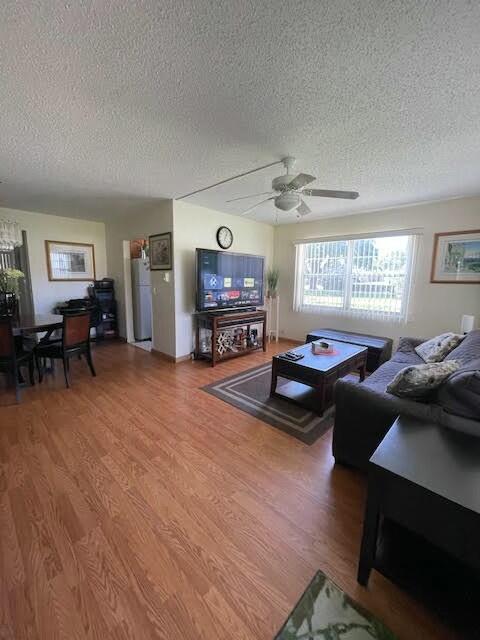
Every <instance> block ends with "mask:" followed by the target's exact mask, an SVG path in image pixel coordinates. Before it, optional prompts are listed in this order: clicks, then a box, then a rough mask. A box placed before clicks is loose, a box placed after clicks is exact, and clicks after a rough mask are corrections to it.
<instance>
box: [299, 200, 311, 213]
mask: <svg viewBox="0 0 480 640" xmlns="http://www.w3.org/2000/svg"><path fill="white" fill-rule="evenodd" d="M297 213H298V215H299V216H306V215H308V214H309V213H312V210H311V209H310V207H309V206H308V204H306V202H304V201H303V200H302V201H301V202H300V204H299V205H298V207H297Z"/></svg>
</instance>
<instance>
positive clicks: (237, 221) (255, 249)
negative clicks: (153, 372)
mask: <svg viewBox="0 0 480 640" xmlns="http://www.w3.org/2000/svg"><path fill="white" fill-rule="evenodd" d="M220 226H227V227H229V228H230V229H231V230H232V232H233V245H232V247H231V251H235V252H239V253H251V254H254V255H262V256H265V257H266V265H267V266H268V265H269V264H271V263H272V259H273V235H274V229H273V227H271V226H269V225H266V224H262V223H260V222H254V221H253V220H247V219H245V218H241V217H239V216H233V215H229V214H227V213H221V212H220V211H215V210H213V209H206V208H205V207H199V206H197V205H193V204H189V203H188V202H184V201H183V200H182V201H178V202H177V201H174V202H173V228H174V259H175V264H174V269H175V318H176V356H177V358H178V357H183V356H185V355H187V354H189V353H190V352H191V351H192V348H193V325H192V313H193V312H194V311H195V249H196V248H197V247H198V248H202V249H219V246H218V244H217V240H216V233H217V229H218V227H220Z"/></svg>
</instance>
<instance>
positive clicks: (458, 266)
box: [430, 229, 480, 284]
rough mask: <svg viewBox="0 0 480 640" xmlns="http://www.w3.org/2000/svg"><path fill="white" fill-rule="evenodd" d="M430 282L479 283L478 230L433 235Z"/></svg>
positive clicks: (479, 246) (479, 251)
mask: <svg viewBox="0 0 480 640" xmlns="http://www.w3.org/2000/svg"><path fill="white" fill-rule="evenodd" d="M430 282H443V283H447V282H451V283H457V284H479V283H480V229H476V230H472V231H453V232H452V231H450V232H447V233H436V234H435V243H434V246H433V260H432V273H431V277H430Z"/></svg>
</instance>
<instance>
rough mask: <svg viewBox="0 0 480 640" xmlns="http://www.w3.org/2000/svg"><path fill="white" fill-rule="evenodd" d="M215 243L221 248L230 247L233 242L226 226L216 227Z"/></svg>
mask: <svg viewBox="0 0 480 640" xmlns="http://www.w3.org/2000/svg"><path fill="white" fill-rule="evenodd" d="M217 243H218V246H219V247H221V248H222V249H230V247H231V246H232V244H233V233H232V232H231V230H230V229H229V228H228V227H218V229H217Z"/></svg>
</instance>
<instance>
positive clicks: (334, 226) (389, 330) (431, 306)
mask: <svg viewBox="0 0 480 640" xmlns="http://www.w3.org/2000/svg"><path fill="white" fill-rule="evenodd" d="M408 228H422V229H423V239H422V240H421V242H420V247H419V254H418V259H417V269H416V273H415V281H414V290H413V300H412V317H411V319H410V320H409V321H408V322H405V323H401V324H394V323H389V322H379V321H371V320H361V319H358V318H346V317H338V316H337V317H336V316H334V315H331V314H317V313H315V314H311V313H303V312H302V313H301V312H294V311H293V288H294V267H295V247H294V245H293V242H294V240H298V239H302V238H309V237H310V238H312V237H326V236H329V235H330V236H334V235H341V234H355V233H368V232H374V231H386V230H397V229H408ZM464 229H480V198H461V199H456V200H449V201H443V202H437V203H431V204H424V205H417V206H412V207H401V208H397V209H390V210H384V211H378V212H372V213H365V214H356V215H353V216H348V217H341V218H329V219H325V220H321V221H320V220H319V221H316V222H310V223H308V222H306V223H301V224H291V225H283V226H279V227H276V228H275V263H276V264H277V265H278V266H279V268H280V295H281V320H280V333H281V335H283V336H286V337H290V338H295V339H299V340H301V339H303V338H304V337H305V335H306V333H308V331H309V330H311V329H315V328H321V327H338V328H341V329H345V330H350V331H362V332H364V333H372V334H376V335H386V336H391V337H393V338H398V337H399V336H402V335H404V336H405V335H413V336H431V335H435V334H438V333H440V332H442V331H459V330H460V318H461V316H462V314H464V313H466V314H473V315H475V316H476V318H477V326H478V322H479V320H480V285H475V284H431V283H430V267H431V260H432V251H433V237H434V233H436V232H442V231H461V230H464Z"/></svg>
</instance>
